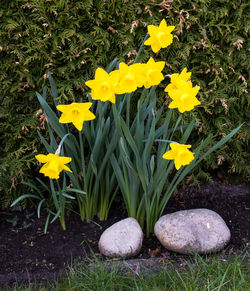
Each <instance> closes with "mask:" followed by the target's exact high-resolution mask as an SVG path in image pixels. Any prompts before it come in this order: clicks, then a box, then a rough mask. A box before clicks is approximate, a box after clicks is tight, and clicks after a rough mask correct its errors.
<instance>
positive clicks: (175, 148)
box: [162, 142, 194, 170]
mask: <svg viewBox="0 0 250 291" xmlns="http://www.w3.org/2000/svg"><path fill="white" fill-rule="evenodd" d="M170 148H171V150H170V151H168V152H166V153H165V154H164V155H163V156H162V157H163V159H166V160H174V165H175V168H176V170H179V169H180V167H181V166H186V165H188V164H190V163H191V162H192V160H193V159H194V153H192V152H191V151H190V150H188V149H189V148H191V145H185V144H178V143H174V142H172V143H170Z"/></svg>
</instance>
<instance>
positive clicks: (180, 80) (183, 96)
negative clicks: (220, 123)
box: [165, 68, 200, 113]
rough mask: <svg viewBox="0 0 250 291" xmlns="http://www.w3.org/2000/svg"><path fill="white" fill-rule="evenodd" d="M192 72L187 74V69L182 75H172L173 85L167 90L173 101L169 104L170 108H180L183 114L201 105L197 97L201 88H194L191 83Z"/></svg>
mask: <svg viewBox="0 0 250 291" xmlns="http://www.w3.org/2000/svg"><path fill="white" fill-rule="evenodd" d="M190 77H191V72H187V68H185V69H184V70H183V71H182V72H181V73H180V74H172V75H171V83H170V84H169V85H168V86H167V87H166V88H165V92H168V95H169V96H170V98H171V99H173V101H172V102H171V103H170V104H169V108H178V110H179V111H180V112H181V113H183V112H185V111H190V110H192V109H194V107H195V106H196V105H199V104H200V102H199V100H198V99H197V98H196V97H195V96H196V95H197V93H198V92H199V90H200V87H199V86H195V87H193V85H192V82H191V81H189V79H190Z"/></svg>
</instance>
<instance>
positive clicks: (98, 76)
mask: <svg viewBox="0 0 250 291" xmlns="http://www.w3.org/2000/svg"><path fill="white" fill-rule="evenodd" d="M108 76H109V75H108V73H107V72H106V71H105V70H103V69H102V68H98V69H97V70H96V72H95V79H98V80H99V79H102V80H103V79H106V78H107V77H108Z"/></svg>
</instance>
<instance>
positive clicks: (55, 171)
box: [35, 154, 72, 179]
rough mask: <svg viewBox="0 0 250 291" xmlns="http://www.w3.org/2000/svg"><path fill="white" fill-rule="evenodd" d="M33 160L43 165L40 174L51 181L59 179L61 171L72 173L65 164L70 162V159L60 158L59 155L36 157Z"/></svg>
mask: <svg viewBox="0 0 250 291" xmlns="http://www.w3.org/2000/svg"><path fill="white" fill-rule="evenodd" d="M35 158H36V159H37V160H38V161H39V162H40V163H43V164H44V163H45V165H43V166H42V168H41V169H40V171H39V172H40V173H42V174H44V176H47V177H49V178H51V179H59V174H60V173H61V171H63V170H65V171H69V172H71V173H72V171H71V170H70V168H68V167H67V166H66V165H65V164H68V163H69V162H71V160H72V159H71V158H68V157H60V156H59V155H54V154H48V155H36V156H35Z"/></svg>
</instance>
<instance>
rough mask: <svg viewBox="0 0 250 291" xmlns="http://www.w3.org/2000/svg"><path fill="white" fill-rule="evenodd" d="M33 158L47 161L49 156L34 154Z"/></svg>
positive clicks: (43, 161) (41, 161) (42, 161)
mask: <svg viewBox="0 0 250 291" xmlns="http://www.w3.org/2000/svg"><path fill="white" fill-rule="evenodd" d="M35 158H36V159H37V160H38V161H39V162H40V163H47V162H48V160H49V157H48V156H46V155H36V156H35Z"/></svg>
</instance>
